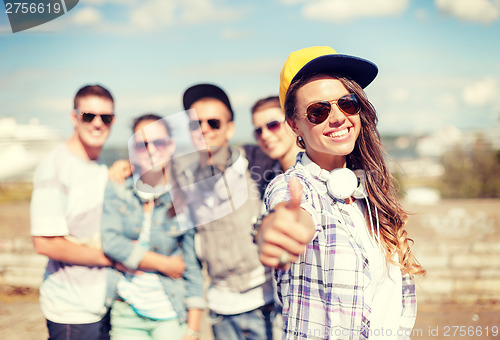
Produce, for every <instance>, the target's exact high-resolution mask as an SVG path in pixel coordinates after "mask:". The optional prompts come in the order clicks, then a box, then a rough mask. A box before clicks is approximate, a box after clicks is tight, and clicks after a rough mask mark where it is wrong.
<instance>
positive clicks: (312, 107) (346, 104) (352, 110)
mask: <svg viewBox="0 0 500 340" xmlns="http://www.w3.org/2000/svg"><path fill="white" fill-rule="evenodd" d="M333 104H335V105H337V107H338V108H339V110H340V111H342V112H343V113H344V114H346V115H355V114H358V113H359V111H361V103H360V102H359V100H358V97H356V95H355V94H354V93H350V94H346V95H345V96H342V97H340V98H339V99H337V100H329V101H327V100H322V101H319V102H315V103H311V104H309V106H307V109H306V113H305V115H306V117H307V119H308V120H309V121H310V122H311V123H313V124H321V123H323V122H324V121H325V120H326V119H327V118H328V116H329V115H330V112H331V111H332V105H333Z"/></svg>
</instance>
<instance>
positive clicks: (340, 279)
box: [264, 154, 417, 339]
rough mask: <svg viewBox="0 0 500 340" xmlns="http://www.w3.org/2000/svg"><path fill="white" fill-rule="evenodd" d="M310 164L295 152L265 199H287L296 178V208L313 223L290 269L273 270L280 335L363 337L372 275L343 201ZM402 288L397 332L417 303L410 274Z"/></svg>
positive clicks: (409, 321) (406, 327) (407, 328)
mask: <svg viewBox="0 0 500 340" xmlns="http://www.w3.org/2000/svg"><path fill="white" fill-rule="evenodd" d="M302 158H304V159H303V160H302ZM304 164H307V165H304ZM310 166H316V167H317V165H316V164H314V163H312V162H310V160H309V159H308V158H307V156H306V155H305V154H299V155H298V156H297V164H296V165H295V167H293V168H291V169H289V170H288V171H287V172H286V173H285V174H284V175H279V176H278V177H276V178H275V179H274V180H273V181H272V182H271V183H270V184H269V186H268V188H267V190H266V194H265V198H264V203H265V204H266V208H267V209H268V210H269V209H271V208H273V207H274V206H275V205H276V204H278V203H280V202H283V201H287V200H289V199H290V196H289V192H288V180H289V179H290V178H291V177H296V178H298V179H299V180H300V182H301V184H302V187H303V198H302V203H301V207H302V208H303V209H305V210H306V211H307V212H309V213H310V214H311V216H312V218H313V222H314V224H315V226H316V234H315V237H314V239H313V240H312V241H311V242H310V243H309V244H308V245H307V248H306V251H305V253H304V254H302V255H301V256H300V257H299V260H298V261H297V262H295V263H292V264H291V266H290V269H289V270H286V271H283V270H276V271H275V277H276V281H277V285H278V296H279V298H280V300H281V302H282V304H283V338H284V339H305V338H306V339H367V338H368V336H369V335H370V315H371V308H372V306H370V303H371V301H372V296H367V295H368V294H367V292H368V291H369V290H366V288H367V286H368V285H369V284H370V279H371V278H370V266H369V263H368V259H367V257H366V253H365V251H364V249H363V247H362V246H361V245H359V244H358V243H357V242H356V241H355V239H354V237H353V235H352V234H351V233H350V232H349V228H353V227H354V225H353V223H352V220H351V218H350V216H349V215H348V214H347V213H345V212H343V211H342V210H341V209H339V206H340V205H342V204H345V203H344V202H343V201H334V200H333V199H332V198H331V197H330V196H329V195H328V193H327V189H326V184H325V183H324V182H323V181H321V180H320V179H319V178H317V177H315V176H313V175H312V174H311V173H310V172H309V171H308V167H310ZM335 202H336V203H337V204H335ZM402 288H403V289H402V304H401V308H402V310H401V320H400V329H399V330H398V334H400V335H405V334H409V333H410V332H411V329H412V328H413V324H414V322H415V318H416V307H417V306H416V295H415V284H414V282H413V280H412V279H411V278H410V277H409V276H406V275H405V276H404V277H403V278H402ZM393 335H394V337H393V338H396V334H395V333H393ZM397 338H398V339H404V338H408V337H407V336H399V337H397Z"/></svg>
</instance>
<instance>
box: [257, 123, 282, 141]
mask: <svg viewBox="0 0 500 340" xmlns="http://www.w3.org/2000/svg"><path fill="white" fill-rule="evenodd" d="M282 123H283V122H279V121H277V120H273V121H271V122H269V123H267V124H266V125H264V126H263V127H258V128H256V129H255V130H254V131H253V135H254V137H255V139H259V138H260V137H262V129H263V128H264V127H266V128H267V129H268V130H269V131H271V132H276V131H278V130H279V129H280V127H281V124H282Z"/></svg>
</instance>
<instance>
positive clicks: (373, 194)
mask: <svg viewBox="0 0 500 340" xmlns="http://www.w3.org/2000/svg"><path fill="white" fill-rule="evenodd" d="M319 75H325V76H329V77H332V78H334V79H337V80H339V81H340V82H341V83H342V84H343V85H344V86H345V88H346V89H347V90H348V91H349V92H350V93H354V94H355V95H356V96H357V97H358V98H359V100H360V102H361V111H360V113H359V117H360V119H361V131H360V133H359V136H358V139H357V140H356V144H355V146H354V149H353V151H352V152H351V153H350V154H349V155H347V156H346V162H347V167H348V168H350V169H352V170H355V169H363V170H364V171H365V173H366V191H367V194H368V197H369V200H370V202H371V203H372V204H373V205H375V206H376V207H377V210H378V220H379V224H380V237H381V243H382V245H383V247H384V250H385V257H386V259H387V261H390V262H393V261H392V256H393V255H394V254H395V253H397V254H398V257H399V265H400V266H401V271H402V273H403V274H406V273H409V274H410V275H420V274H425V269H424V268H423V267H422V266H421V265H420V263H419V262H418V261H417V260H416V259H415V258H414V256H413V254H412V252H411V249H410V245H409V243H412V244H413V240H411V239H409V238H408V237H407V233H406V230H405V224H406V221H407V219H408V213H407V212H406V211H405V210H404V209H403V208H402V206H401V204H400V202H399V199H398V188H397V186H396V180H395V179H394V177H393V176H392V175H391V174H390V173H389V170H388V168H387V165H386V162H385V159H384V157H383V156H384V154H385V151H384V149H383V146H382V143H381V141H380V134H379V132H378V130H377V122H378V117H377V113H376V111H375V108H374V107H373V105H372V104H371V103H370V102H369V101H368V98H367V97H366V94H365V92H364V91H363V89H362V88H361V87H360V86H359V85H358V83H356V82H355V81H353V80H351V79H349V78H346V77H342V76H337V75H331V74H309V75H307V76H304V77H303V78H301V79H299V80H298V81H296V82H294V83H293V84H291V85H290V87H289V88H288V92H287V95H286V98H285V105H284V109H285V116H286V119H288V120H294V119H296V118H297V115H298V112H296V100H297V92H298V90H299V89H300V88H301V87H302V86H304V85H305V84H306V83H308V82H309V81H310V80H311V79H312V78H315V77H317V76H319ZM305 146H307V144H306V145H305ZM371 212H372V213H371V216H370V218H371V219H372V221H373V223H376V221H377V217H376V216H375V214H376V213H375V209H372V210H371Z"/></svg>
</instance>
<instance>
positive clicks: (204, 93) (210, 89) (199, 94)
mask: <svg viewBox="0 0 500 340" xmlns="http://www.w3.org/2000/svg"><path fill="white" fill-rule="evenodd" d="M203 98H215V99H218V100H220V101H221V102H223V103H224V104H225V105H226V106H227V108H228V109H229V111H230V112H231V115H233V109H232V108H231V103H230V102H229V98H228V97H227V95H226V93H225V92H224V90H222V89H221V88H220V87H218V86H216V85H212V84H198V85H194V86H191V87H190V88H188V89H187V90H186V91H185V92H184V95H183V97H182V103H183V105H184V109H185V110H189V109H190V108H191V105H193V103H195V102H196V101H198V100H200V99H203Z"/></svg>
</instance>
